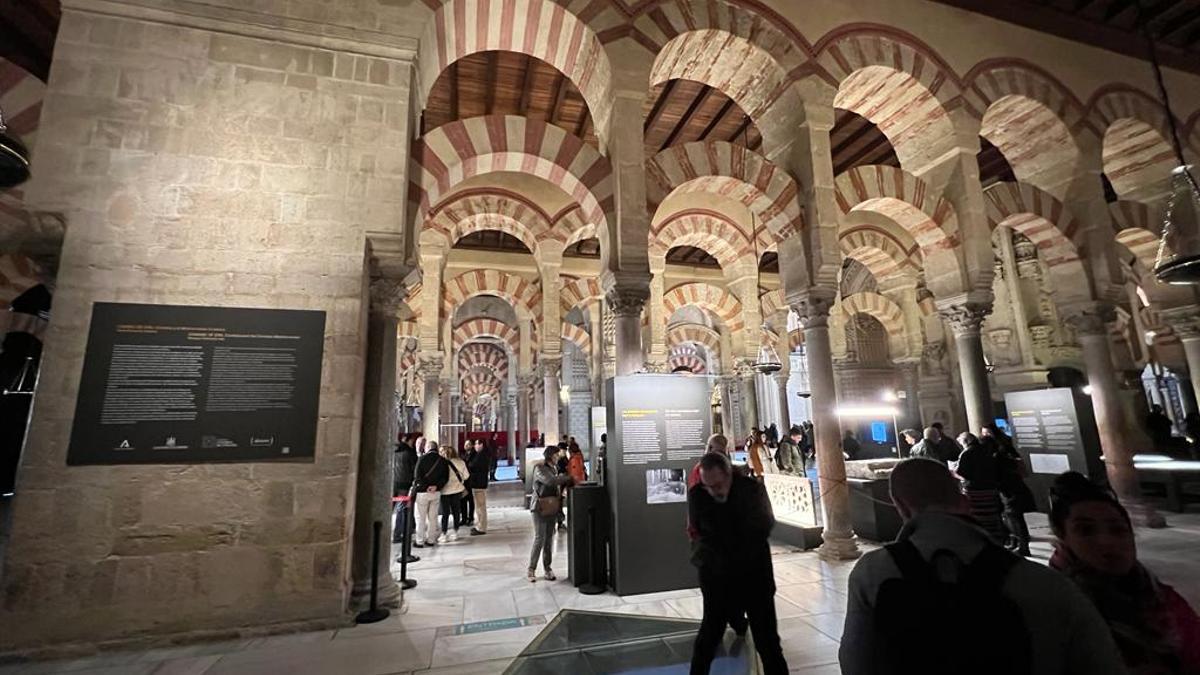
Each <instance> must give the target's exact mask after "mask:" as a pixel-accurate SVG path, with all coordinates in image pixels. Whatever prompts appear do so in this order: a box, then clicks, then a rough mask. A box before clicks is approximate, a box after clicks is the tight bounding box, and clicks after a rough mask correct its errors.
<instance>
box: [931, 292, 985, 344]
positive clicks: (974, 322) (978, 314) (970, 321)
mask: <svg viewBox="0 0 1200 675" xmlns="http://www.w3.org/2000/svg"><path fill="white" fill-rule="evenodd" d="M937 309H938V314H939V315H941V317H942V319H943V320H944V321H945V322H946V323H948V324H950V330H951V331H952V332H953V333H954V336H955V337H959V336H963V335H976V336H977V335H979V328H980V327H981V326H982V325H983V320H984V319H986V318H987V317H988V315H989V314H991V313H992V303H990V302H981V301H973V300H966V301H961V302H951V303H946V304H939V305H938V308H937Z"/></svg>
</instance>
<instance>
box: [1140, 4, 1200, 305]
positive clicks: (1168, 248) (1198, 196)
mask: <svg viewBox="0 0 1200 675" xmlns="http://www.w3.org/2000/svg"><path fill="white" fill-rule="evenodd" d="M1136 4H1137V10H1138V23H1139V24H1141V28H1142V33H1143V34H1144V35H1145V36H1146V43H1147V45H1148V48H1149V53H1150V66H1151V67H1152V68H1153V70H1154V81H1155V83H1156V84H1157V85H1158V94H1159V97H1160V99H1161V101H1160V103H1162V106H1163V110H1164V111H1165V112H1166V115H1167V128H1168V129H1169V130H1170V132H1171V146H1172V149H1173V150H1174V151H1175V159H1176V160H1178V162H1179V165H1178V166H1177V167H1175V169H1174V170H1173V171H1172V172H1171V196H1170V197H1169V198H1168V199H1167V210H1166V212H1165V214H1164V215H1163V222H1162V235H1161V237H1160V238H1159V241H1158V255H1157V256H1155V259H1154V276H1156V277H1158V280H1159V281H1161V282H1163V283H1166V284H1176V285H1196V284H1200V186H1198V185H1197V183H1196V176H1195V174H1194V173H1193V172H1192V167H1191V166H1189V165H1188V163H1187V160H1186V159H1184V157H1183V143H1182V142H1181V141H1180V140H1179V128H1178V125H1177V124H1176V122H1175V115H1174V114H1173V113H1172V112H1171V99H1170V97H1169V96H1168V94H1167V85H1166V83H1165V82H1164V81H1163V73H1162V65H1161V64H1159V62H1158V48H1157V46H1156V45H1155V43H1154V36H1153V34H1152V33H1151V32H1150V25H1149V22H1147V21H1146V19H1145V12H1144V8H1143V6H1142V5H1143V3H1142V0H1137V3H1136Z"/></svg>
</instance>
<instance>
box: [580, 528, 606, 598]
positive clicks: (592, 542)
mask: <svg viewBox="0 0 1200 675" xmlns="http://www.w3.org/2000/svg"><path fill="white" fill-rule="evenodd" d="M587 519H588V540H587V556H588V562H587V564H588V581H587V583H586V584H580V585H579V592H580V593H583V594H584V595H598V594H600V593H603V592H604V586H605V585H604V584H598V583H596V568H597V567H599V565H597V564H596V507H595V506H588V515H587Z"/></svg>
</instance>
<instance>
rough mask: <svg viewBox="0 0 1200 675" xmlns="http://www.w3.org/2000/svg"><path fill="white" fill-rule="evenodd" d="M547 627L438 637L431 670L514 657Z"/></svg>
mask: <svg viewBox="0 0 1200 675" xmlns="http://www.w3.org/2000/svg"><path fill="white" fill-rule="evenodd" d="M545 628H546V626H545V624H540V623H539V624H535V625H532V626H524V627H522V628H513V629H510V630H494V631H488V632H486V633H469V634H466V635H447V636H443V637H439V638H437V641H436V643H435V645H434V648H433V662H432V663H431V664H430V667H431V668H440V667H443V666H456V665H462V664H465V663H477V662H479V661H491V660H496V659H503V658H512V657H515V656H516V655H517V654H520V653H521V650H523V649H525V646H526V645H528V644H529V643H530V641H532V640H533V638H534V637H536V636H537V634H538V633H540V632H542V630H544V629H545Z"/></svg>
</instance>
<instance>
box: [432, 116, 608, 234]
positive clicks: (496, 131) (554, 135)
mask: <svg viewBox="0 0 1200 675" xmlns="http://www.w3.org/2000/svg"><path fill="white" fill-rule="evenodd" d="M410 171H411V176H412V177H411V180H412V181H413V189H412V190H410V199H412V200H413V201H414V202H415V203H416V214H415V218H416V222H420V223H424V222H425V219H426V218H427V217H428V215H429V212H430V211H431V210H432V209H433V207H434V206H435V205H437V204H439V203H440V202H441V201H442V200H443V198H444V197H445V196H446V195H448V194H449V193H450V191H451V190H452V189H453V188H454V187H455V186H456V185H458V184H459V183H461V182H462V181H464V180H467V179H468V178H472V177H474V176H479V175H484V174H488V173H495V172H517V173H526V174H530V175H533V176H537V177H538V178H542V179H545V180H547V181H549V182H550V183H552V184H554V185H557V186H559V187H560V188H562V189H563V191H564V192H566V193H567V194H568V195H570V197H571V198H572V199H573V200H574V201H575V202H577V203H578V204H579V205H580V206H581V207H582V209H583V214H582V215H583V218H584V220H585V221H587V222H590V223H591V224H593V225H595V226H603V227H607V224H606V223H607V220H606V219H605V215H604V214H605V211H606V210H608V209H611V207H612V200H613V192H612V190H613V188H612V166H611V164H610V163H609V161H608V159H607V158H605V157H603V156H601V155H600V153H599V152H597V151H596V150H595V149H594V148H592V147H591V146H590V145H588V144H586V143H584V142H583V141H582V140H580V139H579V138H577V137H575V136H573V135H571V134H569V133H567V132H566V131H564V130H562V129H560V128H558V127H556V126H554V125H552V124H547V123H545V122H543V121H540V120H532V119H526V118H524V117H516V116H513V115H488V116H484V117H472V118H470V119H465V120H459V121H457V122H451V123H449V124H444V125H442V126H440V127H438V128H436V129H434V130H433V131H430V132H429V133H427V134H425V136H424V137H422V138H421V140H419V141H418V142H417V143H416V144H414V147H413V159H412V163H411V168H410Z"/></svg>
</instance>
